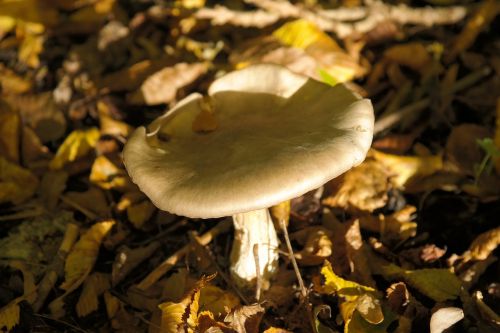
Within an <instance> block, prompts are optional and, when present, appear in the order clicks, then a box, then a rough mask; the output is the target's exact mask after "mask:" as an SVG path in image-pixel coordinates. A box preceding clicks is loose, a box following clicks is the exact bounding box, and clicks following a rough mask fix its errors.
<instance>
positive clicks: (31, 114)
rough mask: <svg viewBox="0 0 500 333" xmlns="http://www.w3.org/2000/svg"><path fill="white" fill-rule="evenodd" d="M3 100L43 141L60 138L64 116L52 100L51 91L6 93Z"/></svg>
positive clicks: (62, 133) (64, 125)
mask: <svg viewBox="0 0 500 333" xmlns="http://www.w3.org/2000/svg"><path fill="white" fill-rule="evenodd" d="M4 99H5V101H6V102H7V103H8V104H9V105H10V107H11V108H12V109H13V110H18V111H19V113H20V114H21V118H22V119H23V122H24V124H26V125H28V126H29V127H31V128H32V129H33V130H34V131H35V133H36V134H37V136H38V137H39V138H40V140H41V141H42V142H43V143H46V142H49V141H54V140H57V139H59V138H61V137H62V136H63V135H64V133H65V131H66V118H65V117H64V114H63V113H62V111H61V110H60V109H59V108H58V106H57V105H56V104H55V102H54V98H53V96H52V93H51V92H46V93H39V94H34V95H8V96H4Z"/></svg>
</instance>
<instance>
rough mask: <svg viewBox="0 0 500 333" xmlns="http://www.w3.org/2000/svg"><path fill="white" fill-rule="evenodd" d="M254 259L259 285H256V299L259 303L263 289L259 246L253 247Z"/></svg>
mask: <svg viewBox="0 0 500 333" xmlns="http://www.w3.org/2000/svg"><path fill="white" fill-rule="evenodd" d="M253 257H254V259H255V273H256V275H257V283H256V285H255V299H256V300H257V302H258V301H259V300H260V291H261V289H262V277H261V276H260V262H259V244H258V243H256V244H254V245H253Z"/></svg>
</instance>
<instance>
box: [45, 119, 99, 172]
mask: <svg viewBox="0 0 500 333" xmlns="http://www.w3.org/2000/svg"><path fill="white" fill-rule="evenodd" d="M99 136H100V133H99V130H98V129H97V128H95V127H92V128H90V129H88V130H75V131H73V132H71V133H70V134H69V135H68V136H67V137H66V139H65V140H64V142H63V143H62V144H61V145H60V146H59V148H58V149H57V153H56V155H55V156H54V158H53V159H52V161H51V162H50V168H51V169H54V170H58V169H61V168H63V167H64V166H65V165H66V164H68V163H70V162H74V161H76V160H77V159H80V158H83V157H85V156H87V155H88V154H89V153H90V152H92V151H93V149H94V147H95V145H96V143H97V140H98V139H99Z"/></svg>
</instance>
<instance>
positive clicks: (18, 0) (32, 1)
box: [0, 0, 59, 26]
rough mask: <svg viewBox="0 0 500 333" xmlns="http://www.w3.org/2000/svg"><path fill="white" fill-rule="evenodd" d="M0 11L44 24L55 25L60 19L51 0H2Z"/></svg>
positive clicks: (19, 18) (15, 17) (10, 15)
mask: <svg viewBox="0 0 500 333" xmlns="http://www.w3.org/2000/svg"><path fill="white" fill-rule="evenodd" d="M0 13H1V15H2V16H8V17H11V18H14V19H16V20H22V21H27V22H37V23H41V24H43V25H44V26H54V25H56V24H57V22H58V20H59V13H58V11H57V9H56V8H55V7H54V6H52V5H51V3H50V1H39V0H11V1H0Z"/></svg>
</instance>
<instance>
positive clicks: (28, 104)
mask: <svg viewBox="0 0 500 333" xmlns="http://www.w3.org/2000/svg"><path fill="white" fill-rule="evenodd" d="M426 4H427V6H422V3H421V2H418V1H404V2H397V1H396V2H382V1H377V0H374V1H361V0H354V1H351V0H342V1H336V2H334V1H319V0H304V1H300V0H297V1H271V0H235V1H233V0H226V1H219V2H215V1H205V0H176V1H170V2H158V1H147V0H146V1H142V2H140V3H126V2H119V1H115V0H97V1H90V0H79V1H65V0H58V1H51V2H43V3H42V2H37V1H31V0H17V1H5V2H3V3H1V4H0V88H1V89H0V295H1V297H0V330H2V331H12V332H23V331H37V330H42V331H71V332H82V331H85V332H90V331H102V332H114V331H116V332H130V330H131V327H133V331H134V332H136V331H137V332H146V331H149V332H238V333H239V332H248V333H253V332H268V333H272V332H275V333H276V332H316V333H322V332H341V331H343V332H351V333H352V332H388V333H390V332H399V333H402V332H425V331H430V332H443V331H444V330H446V331H450V330H453V331H456V332H459V331H479V332H495V331H498V327H499V325H500V320H499V319H498V318H499V313H500V307H499V304H500V302H499V293H498V284H499V283H500V282H499V281H498V274H497V272H498V269H499V265H500V262H499V260H498V246H499V244H500V241H499V227H498V218H497V217H498V214H500V209H499V207H500V205H499V203H500V191H499V188H500V93H499V91H500V90H499V89H498V87H499V84H498V83H499V82H500V60H499V59H500V58H499V57H498V52H500V40H499V36H498V34H495V32H496V31H498V28H499V24H500V22H499V15H498V14H499V13H500V5H499V4H498V1H494V0H481V1H474V2H472V3H471V2H466V1H457V0H449V1H427V2H426ZM263 62H264V63H274V64H279V65H282V66H285V67H287V68H289V69H291V70H292V71H295V72H297V73H301V74H304V75H307V76H309V77H312V78H315V79H317V80H320V81H323V82H325V83H327V84H330V85H335V84H338V83H340V82H344V83H346V84H347V85H349V87H350V88H351V89H353V90H355V91H356V92H357V93H358V94H360V95H362V96H366V97H368V98H370V99H371V100H372V103H373V104H374V108H375V112H376V124H375V137H374V143H373V148H372V149H371V150H370V152H369V154H368V157H367V159H366V160H365V161H364V162H363V163H361V164H360V165H359V166H358V167H356V168H353V169H352V170H350V171H348V172H346V173H345V174H344V175H342V176H340V177H338V178H337V179H334V180H332V181H331V182H329V183H327V184H325V185H324V186H323V187H322V188H320V189H318V190H317V191H313V192H310V193H307V194H305V195H304V196H301V197H299V198H296V199H294V200H292V202H291V204H290V203H283V204H281V205H279V206H276V207H274V208H273V209H272V210H271V212H272V216H273V218H274V220H275V223H276V224H277V226H278V224H282V223H284V225H285V227H286V228H287V229H288V230H289V231H290V240H291V250H292V251H290V249H289V248H287V247H285V242H284V240H285V235H280V237H281V240H282V242H281V245H280V248H279V249H277V250H278V251H279V253H280V267H279V272H278V275H277V278H276V279H275V280H273V281H271V282H270V284H269V285H267V284H265V285H260V288H262V289H263V290H258V291H256V290H250V291H248V290H239V289H238V288H237V287H236V285H235V284H234V283H233V281H231V278H230V276H229V274H228V271H229V269H228V257H229V248H230V245H231V242H232V238H231V236H230V232H229V231H230V223H229V221H228V220H222V221H205V220H194V219H187V218H184V217H180V216H175V215H172V214H169V213H166V212H161V211H159V210H158V209H157V208H156V207H155V206H154V205H153V203H152V202H151V201H150V200H149V199H148V198H147V197H146V196H145V195H143V194H142V193H141V192H140V191H139V190H138V189H137V187H136V186H135V185H134V184H133V183H132V181H131V180H130V178H129V176H128V175H127V172H126V170H125V168H124V165H123V162H122V157H121V155H122V149H123V146H124V144H125V143H126V142H127V138H128V136H129V135H130V133H131V132H132V130H133V129H134V128H136V127H138V126H141V125H145V124H148V123H150V122H151V121H152V120H153V119H155V118H156V117H158V116H159V115H161V114H163V113H164V112H165V111H166V110H168V109H169V108H170V107H172V106H174V105H175V104H176V103H177V102H178V101H180V100H181V99H182V98H183V97H185V96H187V95H188V94H189V93H192V92H201V93H205V92H206V91H207V89H208V87H209V85H210V83H211V82H212V81H213V80H214V79H215V78H217V77H220V76H222V75H224V74H225V73H227V72H230V71H232V70H234V69H240V68H244V67H247V66H249V65H251V64H256V63H263ZM207 103H208V102H207ZM206 109H207V110H205V111H204V112H202V113H200V114H199V116H198V117H197V118H196V121H195V122H193V130H194V131H196V132H198V133H201V134H200V135H203V133H207V132H212V131H217V128H218V123H217V115H216V114H213V113H212V111H211V109H212V108H211V106H210V105H209V104H207V108H206ZM306 111H307V110H304V117H307V112H306ZM284 121H286V119H284ZM165 139H167V140H168V138H165ZM215 222H218V224H214V223H215ZM277 229H278V230H282V229H281V228H277ZM257 259H258V258H257ZM257 262H258V261H257ZM294 263H296V264H297V266H296V267H294Z"/></svg>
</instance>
